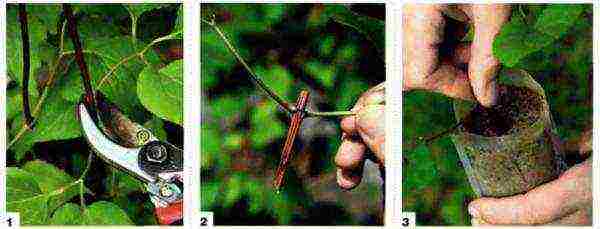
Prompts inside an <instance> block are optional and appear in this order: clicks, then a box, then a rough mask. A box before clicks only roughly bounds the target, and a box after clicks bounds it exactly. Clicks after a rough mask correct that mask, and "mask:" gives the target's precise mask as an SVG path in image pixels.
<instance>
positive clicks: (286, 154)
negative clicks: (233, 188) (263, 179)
mask: <svg viewBox="0 0 600 229" xmlns="http://www.w3.org/2000/svg"><path fill="white" fill-rule="evenodd" d="M308 100H309V92H308V91H306V90H303V91H301V92H300V95H299V96H298V100H297V101H296V107H295V109H294V113H293V114H292V119H291V121H290V127H289V129H288V132H287V136H286V138H285V144H284V145H283V150H282V151H281V160H280V161H279V166H277V171H276V172H275V180H274V182H273V186H274V188H275V191H276V192H277V193H279V191H280V190H281V186H282V185H283V178H284V176H285V171H286V169H287V166H288V164H289V160H290V158H291V157H292V148H293V146H294V139H296V136H297V135H298V132H299V131H300V125H301V124H302V120H304V117H305V116H306V105H307V104H308Z"/></svg>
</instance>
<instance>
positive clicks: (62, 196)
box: [6, 161, 79, 225]
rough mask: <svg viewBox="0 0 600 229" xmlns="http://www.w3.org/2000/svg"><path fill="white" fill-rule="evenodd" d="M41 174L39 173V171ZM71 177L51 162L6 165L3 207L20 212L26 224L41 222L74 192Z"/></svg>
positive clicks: (75, 186) (74, 193) (75, 187)
mask: <svg viewBox="0 0 600 229" xmlns="http://www.w3.org/2000/svg"><path fill="white" fill-rule="evenodd" d="M40 174H43V175H40ZM73 184H74V183H73V178H71V177H70V176H69V175H68V174H66V173H65V172H63V171H62V170H59V169H58V168H56V167H54V166H53V165H51V164H48V163H45V162H42V161H31V162H28V163H27V164H25V166H23V168H22V169H19V168H12V167H9V168H8V169H7V182H6V190H7V195H6V196H7V203H6V204H7V208H8V210H9V211H13V212H19V213H20V214H21V215H23V216H27V217H22V219H21V220H22V221H21V223H23V224H26V225H36V224H45V223H47V221H48V219H49V218H50V213H51V212H53V211H54V210H55V209H56V208H57V207H59V206H60V205H62V204H63V203H65V202H66V201H67V200H69V199H71V198H72V197H73V196H75V195H77V191H78V190H79V189H78V186H77V185H73Z"/></svg>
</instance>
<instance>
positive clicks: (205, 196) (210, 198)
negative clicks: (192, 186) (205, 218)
mask: <svg viewBox="0 0 600 229" xmlns="http://www.w3.org/2000/svg"><path fill="white" fill-rule="evenodd" d="M220 188H221V187H220V185H219V184H217V183H214V182H202V184H201V185H200V201H201V204H200V209H202V211H210V209H213V207H214V206H215V204H217V203H219V199H220V196H221V195H219V194H220V192H219V190H220Z"/></svg>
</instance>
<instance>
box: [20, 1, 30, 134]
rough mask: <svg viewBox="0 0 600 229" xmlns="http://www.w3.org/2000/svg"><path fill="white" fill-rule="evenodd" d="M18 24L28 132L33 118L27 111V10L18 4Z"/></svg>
mask: <svg viewBox="0 0 600 229" xmlns="http://www.w3.org/2000/svg"><path fill="white" fill-rule="evenodd" d="M19 23H20V24H21V43H22V44H23V82H22V83H23V84H22V87H23V88H22V91H21V93H22V96H23V116H24V117H25V125H26V126H27V128H29V130H33V127H34V125H33V116H32V115H31V110H30V109H29V74H30V66H31V63H30V53H29V28H28V25H27V10H26V9H25V4H19Z"/></svg>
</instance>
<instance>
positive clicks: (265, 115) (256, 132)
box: [250, 101, 286, 149]
mask: <svg viewBox="0 0 600 229" xmlns="http://www.w3.org/2000/svg"><path fill="white" fill-rule="evenodd" d="M276 106H277V105H275V104H273V103H271V101H269V103H268V104H265V105H263V106H261V107H259V108H257V109H253V110H252V113H251V114H250V123H251V125H252V126H254V128H252V129H251V130H250V137H251V138H252V147H253V148H259V149H260V148H262V147H264V146H266V145H267V144H268V143H270V142H271V141H273V140H274V139H276V138H279V137H281V136H283V135H284V134H285V132H286V127H284V126H283V124H282V123H281V122H279V121H278V120H277V116H276V115H277V113H278V112H279V111H278V110H277V108H276Z"/></svg>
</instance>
